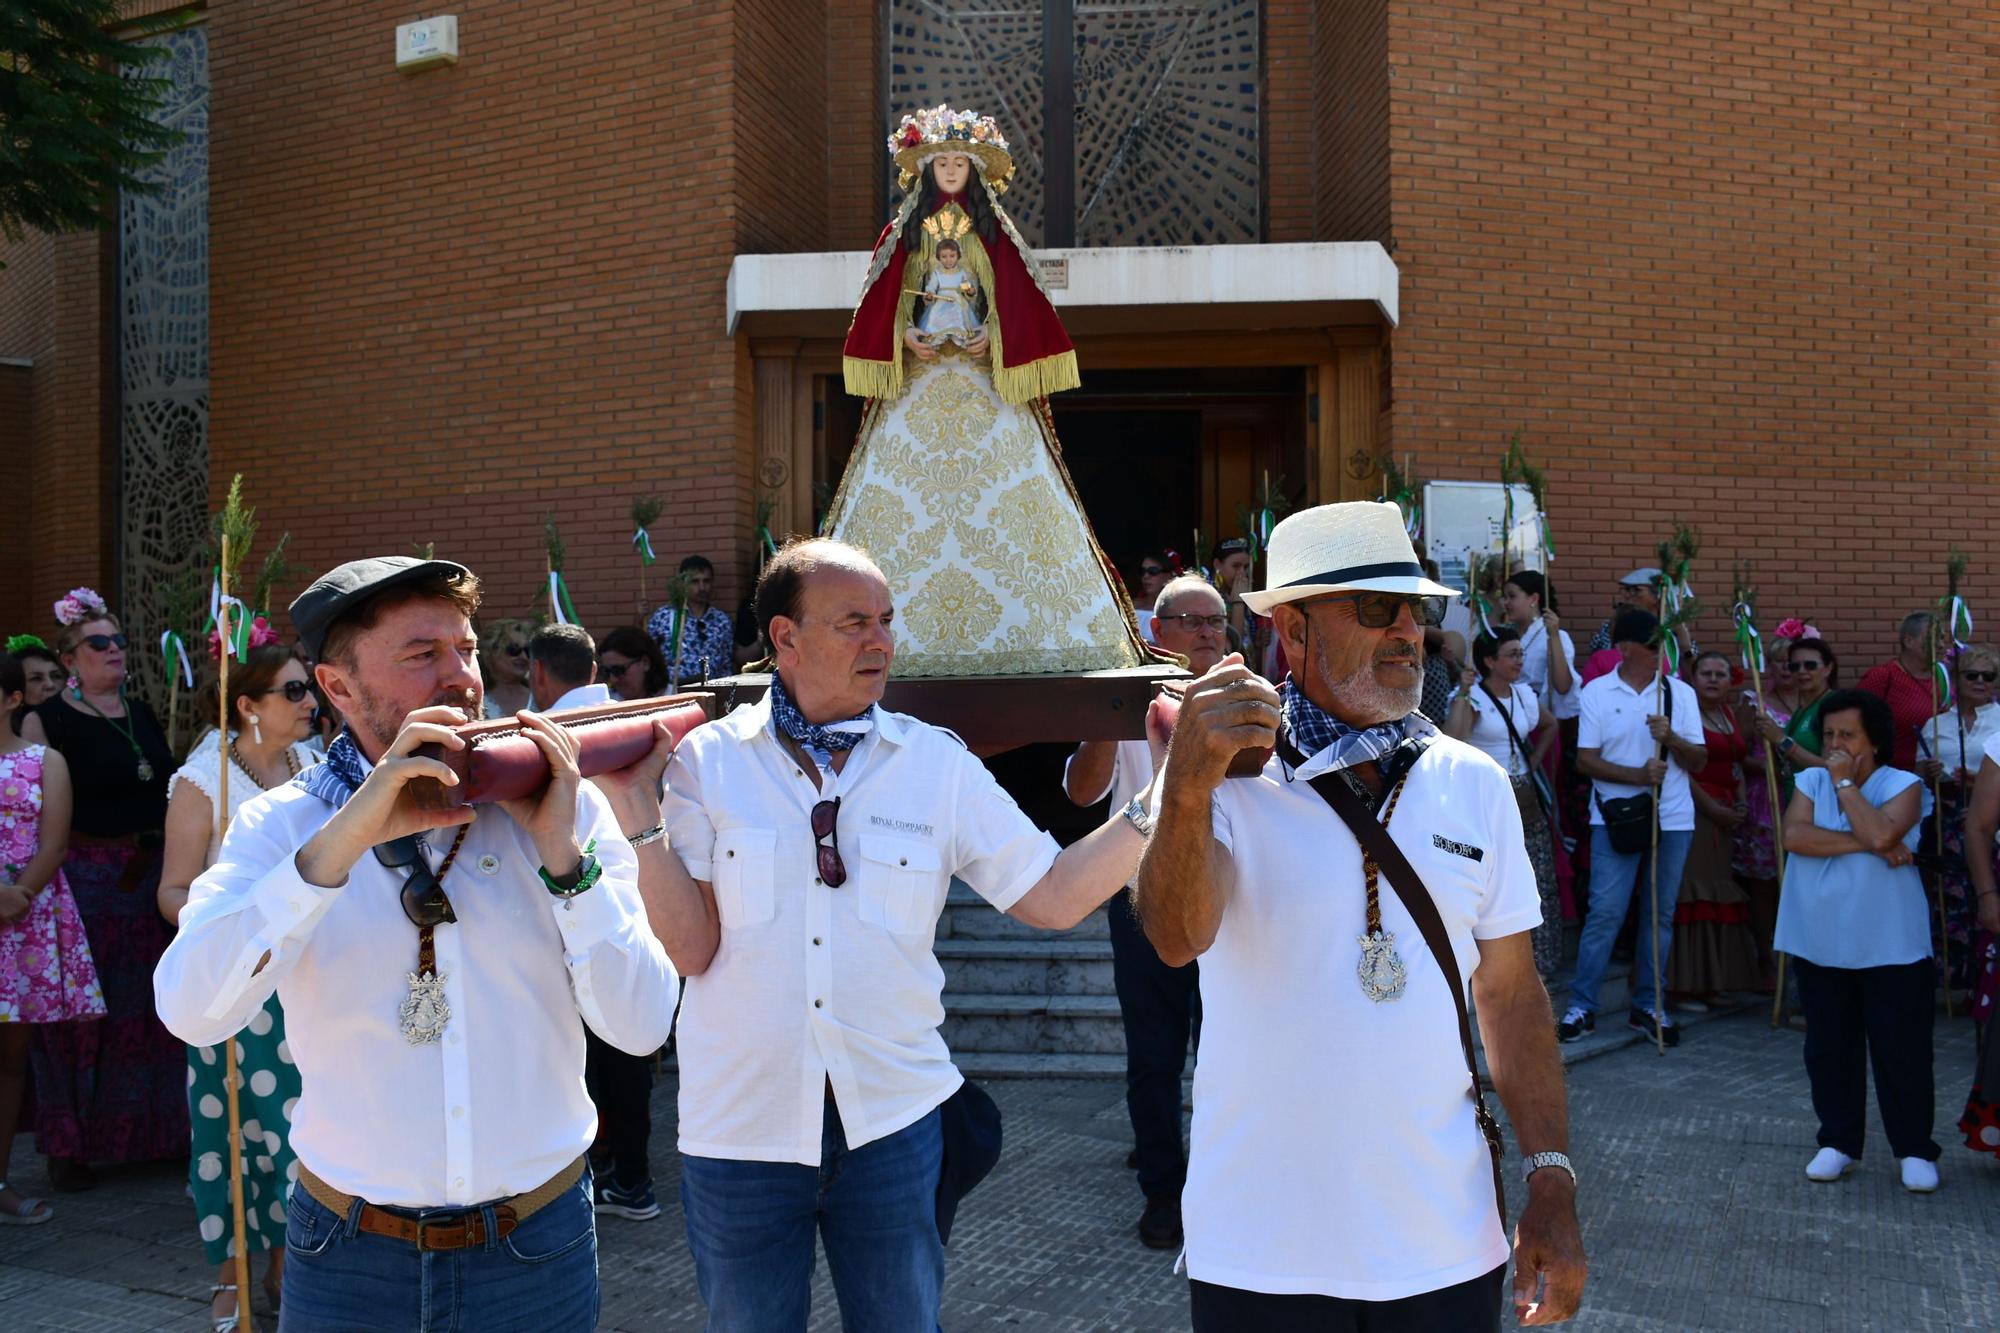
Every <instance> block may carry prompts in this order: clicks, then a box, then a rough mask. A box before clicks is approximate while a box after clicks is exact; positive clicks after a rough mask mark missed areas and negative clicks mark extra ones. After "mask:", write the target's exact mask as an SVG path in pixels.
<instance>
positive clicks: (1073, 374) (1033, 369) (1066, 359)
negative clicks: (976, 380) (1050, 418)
mask: <svg viewBox="0 0 2000 1333" xmlns="http://www.w3.org/2000/svg"><path fill="white" fill-rule="evenodd" d="M994 322H995V323H998V322H999V321H997V320H996V321H994ZM995 350H996V351H997V350H998V349H995ZM1082 383H1083V377H1082V376H1081V375H1080V374H1078V372H1077V368H1076V353H1075V352H1074V351H1069V352H1062V353H1060V354H1058V355H1056V356H1045V357H1042V358H1041V359H1040V360H1038V361H1030V362H1029V363H1028V364H1027V365H1025V366H1002V365H1000V364H999V363H998V361H997V360H996V362H995V363H994V366H993V387H994V388H995V389H996V390H998V391H999V394H1000V396H1001V397H1002V398H1004V399H1006V400H1007V401H1008V402H1010V403H1028V402H1033V401H1034V400H1035V399H1037V398H1046V397H1048V396H1049V395H1050V394H1052V393H1061V392H1062V391H1063V390H1064V389H1074V388H1076V387H1078V386H1079V385H1081V384H1082Z"/></svg>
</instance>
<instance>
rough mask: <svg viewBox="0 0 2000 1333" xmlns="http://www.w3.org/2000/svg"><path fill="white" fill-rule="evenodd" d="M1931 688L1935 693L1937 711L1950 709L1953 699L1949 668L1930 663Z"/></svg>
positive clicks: (1938, 663) (1939, 663)
mask: <svg viewBox="0 0 2000 1333" xmlns="http://www.w3.org/2000/svg"><path fill="white" fill-rule="evenodd" d="M1931 688H1933V689H1934V690H1936V691H1937V698H1938V711H1939V712H1943V711H1944V710H1945V709H1947V708H1949V707H1951V705H1952V700H1953V698H1954V697H1955V696H1954V694H1953V691H1952V688H1951V668H1950V667H1948V666H1946V665H1945V664H1944V663H1942V662H1933V663H1931Z"/></svg>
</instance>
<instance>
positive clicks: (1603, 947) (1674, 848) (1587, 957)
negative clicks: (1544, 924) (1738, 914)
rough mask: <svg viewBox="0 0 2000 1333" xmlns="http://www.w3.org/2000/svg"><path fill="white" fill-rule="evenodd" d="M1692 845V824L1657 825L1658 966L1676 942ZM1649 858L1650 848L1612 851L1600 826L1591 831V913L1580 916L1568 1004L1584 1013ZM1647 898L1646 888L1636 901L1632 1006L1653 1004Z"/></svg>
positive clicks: (1592, 1005)
mask: <svg viewBox="0 0 2000 1333" xmlns="http://www.w3.org/2000/svg"><path fill="white" fill-rule="evenodd" d="M1693 845H1694V832H1693V830H1691V829H1683V830H1681V831H1679V832H1675V833H1669V832H1667V831H1666V830H1665V829H1661V830H1660V909H1659V915H1658V916H1657V917H1656V918H1655V919H1654V921H1653V929H1654V931H1655V932H1657V934H1658V936H1659V941H1660V967H1661V968H1662V969H1664V968H1665V967H1666V965H1667V952H1668V951H1669V950H1670V949H1671V948H1672V947H1673V943H1674V900H1675V899H1676V898H1678V897H1680V892H1681V867H1683V866H1685V865H1686V864H1687V859H1688V848H1690V847H1692V846H1693ZM1652 863H1653V853H1652V849H1651V848H1650V847H1648V848H1647V849H1646V850H1645V851H1642V852H1635V853H1631V854H1629V855H1628V854H1626V853H1622V852H1614V851H1612V850H1611V839H1610V838H1609V837H1608V836H1607V835H1606V834H1605V832H1604V827H1603V826H1602V825H1599V826H1597V827H1595V828H1593V829H1591V830H1590V915H1589V916H1587V917H1585V918H1584V922H1583V937H1582V938H1581V939H1580V940H1578V941H1577V946H1576V981H1575V983H1574V984H1572V985H1571V986H1570V1003H1571V1004H1572V1005H1574V1006H1575V1007H1577V1008H1579V1009H1581V1010H1583V1011H1584V1012H1585V1013H1588V1014H1594V1013H1596V1012H1597V993H1598V989H1599V987H1600V986H1602V985H1603V983H1604V967H1605V964H1607V963H1609V962H1610V961H1611V944H1612V941H1613V940H1616V939H1617V938H1618V928H1619V927H1620V926H1622V925H1624V924H1625V909H1626V908H1627V907H1629V906H1630V905H1631V903H1632V893H1633V891H1634V890H1635V889H1638V888H1639V887H1640V878H1641V877H1642V876H1643V875H1645V874H1646V873H1647V872H1648V871H1649V870H1650V869H1651V868H1652ZM1651 897H1652V895H1651V893H1650V892H1648V894H1647V896H1646V897H1645V898H1641V899H1640V900H1639V901H1640V904H1641V905H1640V908H1639V927H1640V928H1639V932H1638V935H1637V936H1636V939H1635V942H1634V944H1633V946H1632V952H1633V954H1634V956H1635V959H1636V964H1637V965H1636V966H1635V967H1634V968H1633V971H1632V1007H1633V1008H1634V1009H1646V1010H1650V1009H1651V1008H1652V1007H1653V941H1652V940H1651V939H1649V938H1647V935H1646V930H1645V924H1646V912H1647V906H1648V905H1649V900H1650V898H1651Z"/></svg>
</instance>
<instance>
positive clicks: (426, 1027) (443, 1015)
mask: <svg viewBox="0 0 2000 1333" xmlns="http://www.w3.org/2000/svg"><path fill="white" fill-rule="evenodd" d="M1400 966H1401V965H1400V964H1399V965H1398V967H1399V968H1400ZM404 975H405V976H407V977H408V978H409V979H410V998H409V999H407V1000H405V1001H403V1007H402V1018H403V1036H404V1037H405V1038H406V1039H408V1041H409V1043H410V1045H412V1046H428V1045H430V1044H431V1043H433V1042H435V1041H437V1040H438V1039H439V1038H440V1037H442V1036H444V1025H445V1024H446V1023H449V1022H450V1021H451V1005H450V1004H448V1003H447V1002H446V1001H445V998H444V978H443V977H442V976H440V975H439V974H437V973H435V972H424V973H421V974H419V973H416V972H406V973H404ZM1399 984H1400V983H1399Z"/></svg>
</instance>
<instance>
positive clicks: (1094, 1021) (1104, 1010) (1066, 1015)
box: [941, 993, 1125, 1056]
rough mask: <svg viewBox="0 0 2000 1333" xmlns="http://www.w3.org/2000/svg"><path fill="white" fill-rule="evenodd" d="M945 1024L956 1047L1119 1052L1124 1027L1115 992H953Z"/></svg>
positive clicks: (947, 1037)
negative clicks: (954, 993)
mask: <svg viewBox="0 0 2000 1333" xmlns="http://www.w3.org/2000/svg"><path fill="white" fill-rule="evenodd" d="M944 1007H945V1020H944V1026H943V1028H942V1029H941V1030H942V1032H943V1033H944V1040H945V1044H946V1045H947V1046H949V1047H950V1048H951V1049H952V1050H953V1052H967V1051H976V1052H981V1053H999V1054H1043V1055H1117V1056H1122V1055H1123V1054H1124V1051H1125V1027H1124V1023H1123V1021H1122V1020H1121V1019H1120V1018H1119V1014H1118V997H1117V996H1115V995H965V994H960V995H953V994H949V993H947V994H946V995H945V997H944Z"/></svg>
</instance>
